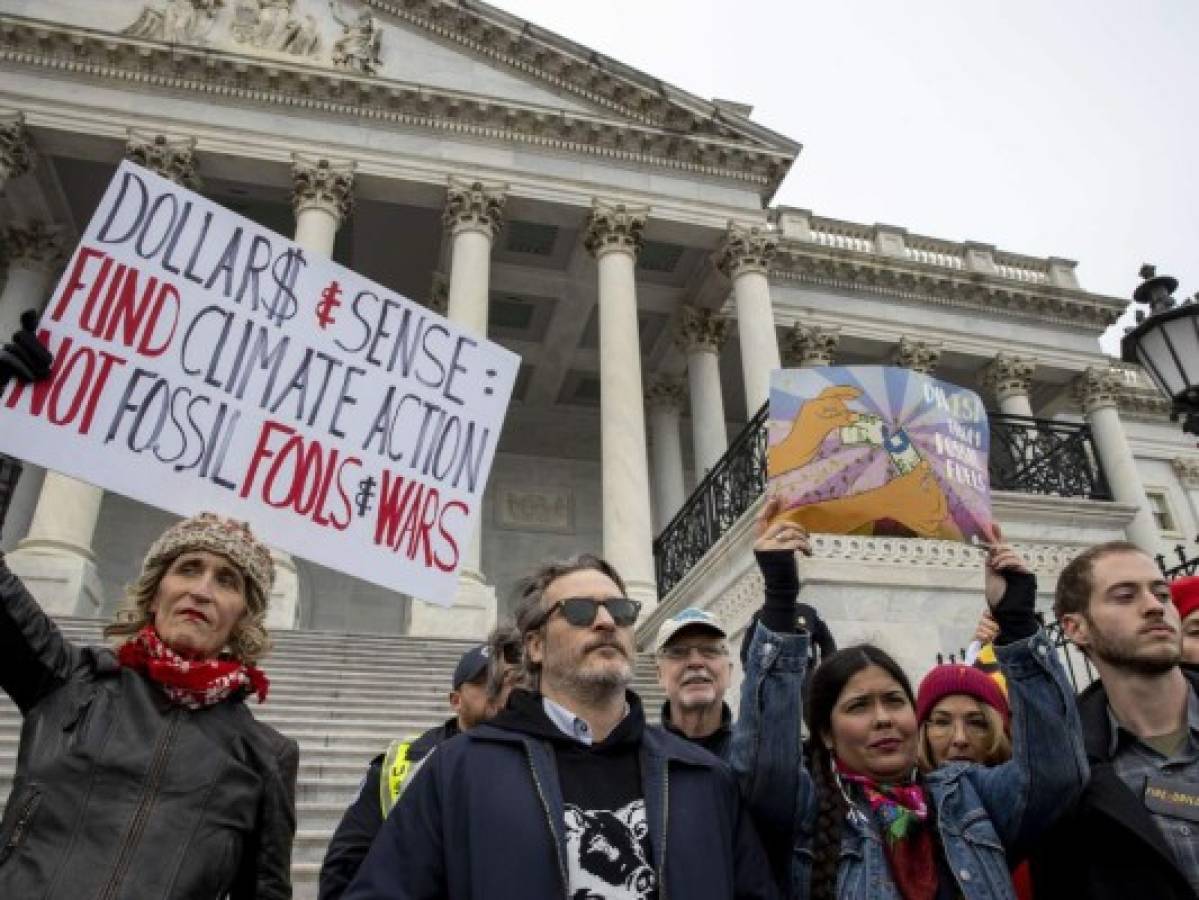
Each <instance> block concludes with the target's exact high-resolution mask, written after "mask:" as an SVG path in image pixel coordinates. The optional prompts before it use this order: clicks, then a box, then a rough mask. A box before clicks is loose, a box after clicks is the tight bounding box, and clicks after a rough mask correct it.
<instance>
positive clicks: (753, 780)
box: [730, 624, 1088, 900]
mask: <svg viewBox="0 0 1199 900" xmlns="http://www.w3.org/2000/svg"><path fill="white" fill-rule="evenodd" d="M808 640H809V636H808V634H807V633H804V632H801V633H799V634H793V635H792V634H788V635H780V634H775V633H774V632H771V631H769V630H767V629H766V628H765V627H763V626H762V625H760V624H759V625H758V627H757V631H756V633H755V634H754V639H753V644H752V646H751V647H750V652H749V657H748V659H747V660H746V665H745V680H744V681H743V683H742V686H741V709H740V714H739V717H738V719H737V723H736V725H735V726H734V729H733V747H732V759H731V760H730V762H731V764H732V766H733V770H734V771H735V772H736V773H737V776H738V778H739V779H740V780H741V784H742V791H743V794H744V796H745V797H746V799H747V801H748V803H749V806H750V810H751V811H752V812H753V814H754V817H755V819H756V820H757V822H758V825H759V829H760V831H761V832H762V836H763V839H764V841H765V842H766V843H767V850H768V852H769V853H770V854H771V855H772V856H773V859H772V862H774V863H775V864H776V869H777V870H779V871H785V870H786V868H787V866H788V864H789V866H790V872H789V875H787V876H786V877H787V880H788V881H789V882H790V896H791V897H792V898H796V900H798V898H806V897H807V896H808V882H809V877H810V873H811V866H812V849H811V848H812V843H813V837H814V828H815V823H816V814H817V812H818V808H819V803H818V797H817V796H816V788H815V783H814V782H813V779H812V777H811V775H810V773H809V772H808V771H807V769H806V767H805V765H804V758H803V752H802V749H801V738H800V719H801V717H802V713H803V710H802V705H803V701H802V698H801V693H802V692H801V688H802V685H803V682H804V679H805V677H806V669H807V664H808ZM998 656H999V662H1000V665H1001V667H1002V668H1003V671H1004V673H1005V674H1006V676H1007V683H1008V690H1009V691H1010V697H1009V700H1010V703H1011V708H1012V744H1013V746H1012V751H1013V755H1012V759H1011V761H1010V762H1008V763H1005V764H1003V765H999V766H993V767H991V768H987V767H984V766H978V765H966V764H962V763H954V764H951V765H947V766H944V767H942V768H940V769H938V770H937V771H935V772H933V773H931V774H929V775H928V776H927V778H926V784H927V785H928V790H929V795H930V798H931V800H932V803H933V805H934V808H935V810H936V812H935V816H936V822H937V828H938V831H939V832H940V839H941V846H942V848H943V851H944V854H945V859H946V862H947V864H948V868H949V869H950V870H951V871H952V872H953V874H954V876H955V878H956V879H957V887H958V889H959V890H960V892H961V895H962V896H963V897H965V898H967V900H976V898H977V900H991V898H1004V900H1008V898H1014V897H1015V893H1014V891H1013V890H1012V881H1011V877H1010V876H1009V874H1008V854H1009V853H1011V854H1012V855H1013V857H1018V856H1020V855H1022V854H1023V853H1024V852H1026V851H1027V850H1028V849H1029V848H1030V844H1031V842H1032V841H1034V840H1036V838H1037V836H1038V835H1039V834H1041V832H1043V831H1044V830H1045V829H1046V828H1047V827H1048V826H1049V825H1051V824H1052V822H1053V820H1054V819H1055V818H1056V817H1057V816H1058V815H1059V814H1060V813H1062V812H1063V811H1064V810H1067V809H1069V808H1070V807H1071V806H1072V805H1073V804H1074V801H1075V800H1076V799H1077V797H1078V796H1079V795H1080V794H1081V793H1082V789H1083V787H1084V786H1085V784H1086V781H1087V777H1088V770H1087V762H1086V755H1085V753H1084V752H1083V745H1082V729H1081V726H1080V724H1079V720H1078V710H1077V706H1076V705H1075V702H1074V694H1073V692H1072V691H1071V690H1070V686H1069V684H1068V682H1067V681H1066V676H1065V672H1064V671H1063V670H1062V667H1061V664H1060V663H1059V662H1058V660H1057V654H1056V653H1055V652H1054V650H1053V648H1052V646H1050V643H1049V641H1048V640H1047V639H1046V637H1045V635H1044V633H1042V632H1037V634H1035V635H1033V636H1032V637H1030V638H1027V639H1026V640H1023V641H1018V642H1016V643H1013V644H1009V645H1007V646H1006V647H1000V648H998ZM837 896H838V897H845V898H850V897H852V898H859V897H869V898H872V900H873V898H879V900H900V894H899V891H898V890H897V889H896V887H895V884H894V882H893V881H892V879H891V875H890V872H889V870H888V867H887V860H886V856H885V854H884V852H883V844H882V838H881V836H880V835H879V833H878V830H877V828H875V826H874V824H873V821H872V820H871V819H870V818H869V817H868V815H866V814H864V811H863V812H862V813H857V814H855V813H853V812H852V811H851V814H850V815H849V816H848V817H847V819H846V822H845V827H844V829H843V831H842V841H841V866H840V871H839V873H838V875H837Z"/></svg>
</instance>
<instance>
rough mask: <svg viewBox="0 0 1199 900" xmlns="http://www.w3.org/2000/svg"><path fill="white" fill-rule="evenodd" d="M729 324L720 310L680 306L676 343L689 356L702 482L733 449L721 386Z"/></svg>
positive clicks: (698, 473) (693, 423)
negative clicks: (725, 454) (727, 452)
mask: <svg viewBox="0 0 1199 900" xmlns="http://www.w3.org/2000/svg"><path fill="white" fill-rule="evenodd" d="M728 330H729V323H728V320H727V319H725V318H723V317H722V316H721V315H720V313H718V312H717V311H715V310H711V309H699V308H698V307H694V306H682V307H680V308H679V318H678V321H677V322H676V325H675V342H676V343H677V344H678V346H679V349H680V350H682V351H683V352H684V353H685V354H686V355H687V387H688V391H689V393H690V395H691V446H692V450H693V451H694V453H695V480H696V481H697V482H698V481H700V480H701V479H702V478H703V477H704V476H705V475H706V474H707V473H708V471H709V470H710V469H711V468H712V467H713V466H714V465H716V463H717V462H719V461H720V458H721V457H722V456H724V453H725V451H726V450H728V448H729V438H728V431H727V429H726V428H725V421H724V395H723V394H722V393H721V388H720V348H721V345H723V344H724V341H725V338H726V337H728Z"/></svg>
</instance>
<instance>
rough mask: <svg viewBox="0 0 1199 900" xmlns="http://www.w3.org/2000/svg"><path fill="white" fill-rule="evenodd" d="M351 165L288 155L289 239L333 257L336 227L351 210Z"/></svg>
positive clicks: (297, 154) (299, 154) (352, 176)
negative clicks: (292, 223)
mask: <svg viewBox="0 0 1199 900" xmlns="http://www.w3.org/2000/svg"><path fill="white" fill-rule="evenodd" d="M354 168H355V164H354V163H353V162H350V161H345V160H341V161H338V160H329V159H321V158H317V157H311V156H304V155H303V154H301V153H293V154H292V155H291V205H292V209H293V210H294V211H295V216H296V233H295V237H294V238H293V240H294V241H295V242H296V243H297V244H299V245H300V246H301V247H303V248H304V249H305V250H308V251H309V252H311V253H318V254H320V255H321V256H324V257H328V258H329V259H332V258H333V246H334V244H336V242H337V231H338V229H339V228H341V226H342V223H343V222H345V221H346V219H348V218H349V217H350V215H351V214H352V213H353V211H354Z"/></svg>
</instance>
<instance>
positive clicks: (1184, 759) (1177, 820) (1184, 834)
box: [1107, 690, 1199, 893]
mask: <svg viewBox="0 0 1199 900" xmlns="http://www.w3.org/2000/svg"><path fill="white" fill-rule="evenodd" d="M1107 714H1108V718H1109V720H1110V723H1111V736H1112V737H1111V744H1110V746H1109V753H1110V758H1111V761H1112V765H1113V766H1114V767H1115V770H1116V774H1117V775H1119V776H1120V780H1121V781H1123V782H1124V783H1125V784H1126V785H1127V786H1128V788H1129V790H1131V791H1132V792H1133V793H1134V794H1136V796H1137V797H1138V798H1139V799H1141V800H1142V802H1143V801H1144V798H1145V787H1146V782H1147V781H1148V780H1149V779H1150V778H1165V779H1170V780H1171V781H1176V782H1182V783H1184V784H1185V785H1187V787H1188V789H1189V790H1191V791H1193V792H1194V793H1195V794H1199V696H1196V694H1195V692H1194V691H1191V690H1188V691H1187V715H1186V735H1185V739H1184V740H1183V741H1182V743H1181V744H1180V746H1179V748H1178V750H1176V751H1175V752H1174V755H1173V756H1170V757H1168V758H1167V757H1165V756H1163V755H1162V754H1161V753H1159V752H1158V751H1157V750H1155V749H1153V748H1152V747H1150V746H1149V745H1148V744H1146V743H1145V742H1143V741H1141V740H1140V739H1139V738H1137V736H1136V735H1134V734H1133V733H1132V732H1130V731H1128V730H1127V729H1126V728H1124V727H1123V726H1122V725H1121V724H1120V723H1119V722H1118V721H1117V720H1116V716H1115V714H1114V713H1113V712H1112V710H1111V707H1110V706H1109V707H1108V710H1107ZM1149 814H1150V815H1151V816H1152V817H1153V820H1154V822H1155V823H1156V824H1157V827H1158V829H1159V830H1160V831H1161V833H1162V837H1164V838H1165V840H1166V843H1167V844H1169V845H1170V849H1171V850H1172V851H1173V852H1174V858H1175V860H1176V861H1177V863H1178V870H1179V871H1180V872H1181V873H1182V874H1183V875H1185V876H1186V878H1187V880H1188V881H1189V882H1190V883H1191V887H1192V888H1194V889H1195V892H1196V893H1199V821H1196V820H1194V819H1188V818H1184V817H1181V816H1178V817H1176V816H1171V815H1167V814H1165V813H1160V812H1156V811H1154V810H1152V809H1151V810H1150V811H1149Z"/></svg>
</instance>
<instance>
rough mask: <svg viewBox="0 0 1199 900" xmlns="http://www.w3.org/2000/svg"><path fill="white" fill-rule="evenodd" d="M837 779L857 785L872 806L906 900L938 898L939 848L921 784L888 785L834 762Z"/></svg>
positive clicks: (894, 877) (884, 844)
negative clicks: (929, 822)
mask: <svg viewBox="0 0 1199 900" xmlns="http://www.w3.org/2000/svg"><path fill="white" fill-rule="evenodd" d="M833 768H834V770H835V771H836V773H837V778H838V779H839V780H840V781H841V782H842V783H843V784H845V783H848V784H852V785H854V786H856V787H857V788H858V790H860V791H861V793H862V795H863V796H864V797H865V798H866V802H867V803H868V804H869V805H870V812H871V814H872V815H873V816H874V821H875V823H876V824H877V825H878V830H879V831H880V832H881V833H882V836H883V850H884V852H885V853H886V856H887V863H888V865H889V867H890V869H891V876H892V878H893V879H894V880H895V886H896V887H898V888H899V892H900V894H902V895H903V897H904V900H934V898H935V897H936V896H937V858H936V853H937V849H936V845H935V843H934V837H933V834H932V829H931V828H926V827H924V823H925V822H926V821H927V820H928V795H927V794H926V792H925V789H924V786H923V785H922V784H920V783H919V782H918V781H912V782H910V783H908V784H884V783H880V782H878V781H876V780H875V779H873V778H871V777H870V776H869V775H863V774H862V773H861V772H855V771H854V770H853V769H850V768H848V767H847V766H846V765H845V764H844V763H842V762H841V761H840V760H836V759H834V760H833Z"/></svg>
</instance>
